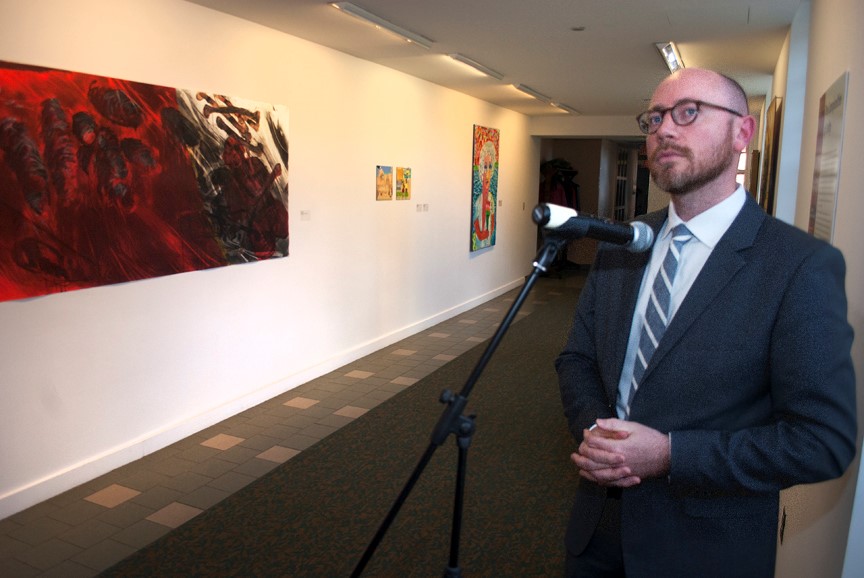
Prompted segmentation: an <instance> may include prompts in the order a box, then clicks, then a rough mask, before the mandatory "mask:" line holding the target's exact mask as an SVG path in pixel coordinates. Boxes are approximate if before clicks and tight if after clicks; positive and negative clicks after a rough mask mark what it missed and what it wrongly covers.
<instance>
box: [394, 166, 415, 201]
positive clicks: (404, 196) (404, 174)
mask: <svg viewBox="0 0 864 578" xmlns="http://www.w3.org/2000/svg"><path fill="white" fill-rule="evenodd" d="M396 200H397V201H410V200H411V169H410V168H407V167H396Z"/></svg>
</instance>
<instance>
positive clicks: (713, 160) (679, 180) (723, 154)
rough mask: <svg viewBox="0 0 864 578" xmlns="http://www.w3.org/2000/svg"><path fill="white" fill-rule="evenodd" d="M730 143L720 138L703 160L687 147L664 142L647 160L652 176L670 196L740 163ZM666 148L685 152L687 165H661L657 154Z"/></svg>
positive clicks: (694, 188)
mask: <svg viewBox="0 0 864 578" xmlns="http://www.w3.org/2000/svg"><path fill="white" fill-rule="evenodd" d="M730 139H731V135H730ZM727 143H728V140H723V139H721V140H720V141H718V143H717V145H716V146H714V147H713V148H712V149H711V150H710V151H708V155H707V157H706V158H705V159H703V160H702V161H701V162H697V161H696V159H695V157H694V155H693V151H692V150H690V149H689V148H687V147H683V146H678V145H675V144H669V143H667V144H662V143H661V144H660V145H658V147H657V148H656V149H655V150H654V151H653V152H652V154H651V157H650V158H649V159H648V168H649V170H650V171H651V178H652V179H654V182H655V183H656V184H657V186H658V187H660V188H661V189H663V190H664V191H666V192H667V193H669V194H670V195H684V194H687V193H689V192H690V191H695V190H697V189H700V188H702V187H704V186H705V185H707V184H709V183H711V182H712V181H714V180H715V179H716V178H717V177H719V176H720V175H722V174H723V173H725V172H726V170H727V169H728V168H729V167H730V165H735V164H736V163H737V162H738V161H737V155H736V154H732V153H730V151H729V148H728V145H727ZM666 151H673V152H675V153H677V154H679V155H682V156H683V157H684V159H683V160H686V163H685V166H684V167H683V168H676V167H675V166H674V164H659V163H658V162H657V156H658V155H659V154H661V153H663V152H666ZM681 161H682V159H679V160H677V161H676V162H681Z"/></svg>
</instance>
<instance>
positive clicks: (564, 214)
mask: <svg viewBox="0 0 864 578" xmlns="http://www.w3.org/2000/svg"><path fill="white" fill-rule="evenodd" d="M546 207H547V208H548V209H549V221H548V222H547V223H546V228H547V229H557V228H558V227H560V226H561V225H563V224H564V223H566V222H567V221H569V220H570V219H572V218H573V217H575V216H576V215H577V214H578V213H577V212H576V211H575V210H573V209H571V208H570V207H562V206H560V205H552V204H549V203H547V204H546Z"/></svg>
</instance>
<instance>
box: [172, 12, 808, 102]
mask: <svg viewBox="0 0 864 578" xmlns="http://www.w3.org/2000/svg"><path fill="white" fill-rule="evenodd" d="M188 1H191V2H192V3H193V4H198V5H201V6H205V7H209V8H212V9H214V10H218V11H220V12H224V13H227V14H231V15H234V16H237V17H239V18H243V19H245V20H249V21H252V22H256V23H259V24H262V25H264V26H268V27H270V28H274V29H276V30H280V31H283V32H285V33H287V34H290V35H292V36H297V37H300V38H303V39H306V40H310V41H312V42H315V43H316V44H321V45H324V46H328V47H331V48H334V49H336V50H339V51H342V52H345V53H348V54H351V55H353V56H356V57H358V58H362V59H364V60H368V61H371V62H375V63H378V64H381V65H383V66H387V67H389V68H393V69H396V70H399V71H402V72H404V73H406V74H410V75H412V76H415V77H418V78H422V79H424V80H428V81H430V82H434V83H436V84H439V85H442V86H446V87H449V88H452V89H454V90H457V91H459V92H463V93H465V94H469V95H471V96H474V97H476V98H479V99H482V100H485V101H488V102H491V103H494V104H497V105H500V106H502V107H505V108H508V109H512V110H515V111H517V112H521V113H524V114H527V115H532V116H534V115H555V114H558V115H566V114H567V113H566V112H562V111H561V110H559V109H557V108H554V107H552V106H550V105H549V104H546V103H543V102H540V101H538V100H536V99H533V98H531V97H529V96H526V95H525V94H523V93H521V92H519V91H517V90H515V89H514V88H513V86H512V85H514V84H522V85H527V86H529V87H531V88H532V89H534V90H535V91H537V92H539V93H541V94H543V95H545V96H548V97H549V98H550V99H552V100H553V101H554V102H560V103H563V104H566V105H568V106H569V107H571V108H573V109H575V110H576V111H578V112H579V113H580V114H582V115H592V116H594V115H601V116H606V115H635V114H637V113H638V112H639V111H641V110H643V109H644V108H645V104H646V102H647V99H648V98H649V97H650V95H651V92H652V90H653V88H654V87H655V86H656V84H657V83H658V82H659V81H660V80H661V79H662V78H663V77H664V76H665V75H666V74H668V70H667V69H666V66H665V64H664V62H663V60H662V58H661V57H660V54H659V52H658V51H657V49H656V48H655V43H657V42H667V41H670V40H673V41H675V43H676V44H677V45H678V48H679V51H680V53H681V56H682V59H683V61H684V64H685V66H689V67H694V66H699V67H706V68H712V69H716V70H720V71H723V72H725V73H726V74H728V75H730V76H732V77H733V78H735V79H736V80H738V81H739V82H740V83H741V84H742V86H744V88H745V90H747V91H748V93H749V94H750V95H751V96H754V97H757V98H756V99H755V100H754V105H756V106H759V105H760V103H761V101H762V100H764V96H765V95H766V93H767V92H768V91H769V90H770V85H771V75H772V74H773V71H774V67H775V65H776V63H777V60H778V58H779V55H780V51H781V49H782V46H783V43H784V41H785V38H786V35H787V33H788V30H789V26H790V24H791V23H792V19H793V17H794V16H795V12H796V11H797V10H798V8H799V6H800V5H801V4H802V2H803V0H749V1H748V0H356V1H355V2H353V3H354V4H355V5H357V6H359V7H361V8H363V9H365V10H367V11H368V12H371V13H373V14H375V15H376V16H378V17H380V18H383V19H385V20H388V21H389V22H392V23H393V24H396V25H398V26H400V27H402V28H405V29H408V30H410V31H411V32H414V33H417V34H420V35H421V36H424V37H426V38H428V39H430V40H432V44H431V48H429V49H428V50H427V49H424V48H422V47H420V46H417V45H415V44H410V43H406V42H404V41H403V40H400V39H398V38H397V37H395V36H394V35H391V34H389V33H385V32H383V31H381V30H378V29H376V28H374V27H373V26H371V25H369V24H367V23H365V22H363V21H361V20H358V19H357V18H354V17H352V16H349V15H347V14H344V13H342V12H340V11H338V10H336V9H334V8H333V7H332V6H330V4H329V3H328V2H327V1H325V0H242V1H237V0H188ZM451 53H459V54H462V55H465V56H467V57H469V58H471V59H473V60H475V61H477V62H480V63H482V64H483V65H484V66H486V67H488V68H491V69H493V70H494V71H497V72H498V73H500V74H502V75H503V78H502V79H501V80H495V79H492V78H488V77H484V76H482V75H479V74H477V73H475V72H474V71H472V70H470V69H467V68H466V67H463V66H462V65H459V64H457V63H456V62H454V61H452V60H451V59H450V58H448V57H447V56H446V55H448V54H451ZM759 97H762V98H761V99H760V98H759Z"/></svg>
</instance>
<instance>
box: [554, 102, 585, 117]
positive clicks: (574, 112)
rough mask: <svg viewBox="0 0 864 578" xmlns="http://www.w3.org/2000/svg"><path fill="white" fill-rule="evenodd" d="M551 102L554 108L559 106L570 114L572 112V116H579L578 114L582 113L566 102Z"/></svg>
mask: <svg viewBox="0 0 864 578" xmlns="http://www.w3.org/2000/svg"><path fill="white" fill-rule="evenodd" d="M551 104H552V106H554V107H555V108H560V109H561V110H563V111H564V112H567V113H570V114H572V115H574V116H579V115H580V114H582V113H581V112H579V111H578V110H576V109H575V108H573V107H572V106H567V105H566V104H564V103H561V102H553V103H551Z"/></svg>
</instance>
